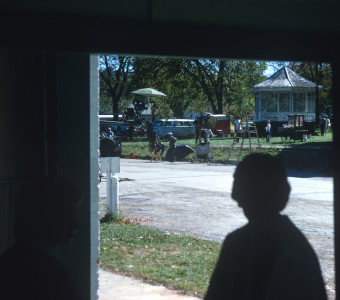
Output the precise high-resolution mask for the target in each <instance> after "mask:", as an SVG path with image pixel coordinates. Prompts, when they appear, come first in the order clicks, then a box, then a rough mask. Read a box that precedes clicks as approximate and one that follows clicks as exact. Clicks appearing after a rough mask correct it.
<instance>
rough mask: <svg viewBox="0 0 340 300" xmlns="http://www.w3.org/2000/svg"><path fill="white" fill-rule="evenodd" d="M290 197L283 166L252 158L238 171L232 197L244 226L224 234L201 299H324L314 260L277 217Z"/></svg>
mask: <svg viewBox="0 0 340 300" xmlns="http://www.w3.org/2000/svg"><path fill="white" fill-rule="evenodd" d="M289 193H290V186H289V183H288V180H287V176H286V172H285V170H284V168H283V166H282V164H281V162H280V161H279V160H278V159H277V158H275V157H273V156H271V155H268V154H262V153H253V154H250V155H248V156H246V157H245V158H244V159H243V160H242V161H241V162H240V163H239V164H238V166H237V168H236V171H235V173H234V183H233V188H232V194H231V197H232V198H233V199H234V200H235V201H236V202H237V204H238V205H239V206H240V207H241V208H242V209H243V212H244V215H245V216H246V218H247V219H248V224H246V225H245V226H243V227H242V228H239V229H237V230H235V231H234V232H232V233H230V234H228V236H227V237H226V238H225V240H224V243H223V246H222V250H221V253H220V257H219V259H218V262H217V264H216V267H215V270H214V272H213V274H212V277H211V280H210V284H209V287H208V291H207V294H206V296H205V298H204V299H205V300H225V299H237V300H278V299H280V300H326V299H327V294H326V289H325V285H324V281H323V278H322V274H321V269H320V265H319V261H318V258H317V256H316V254H315V252H314V250H313V248H312V246H311V245H310V243H309V242H308V240H307V239H306V237H305V236H304V235H303V234H302V233H301V231H300V230H299V229H298V228H297V227H296V226H295V225H294V224H293V222H292V221H291V220H290V219H289V218H288V216H285V215H281V213H280V212H281V211H282V210H283V209H284V208H285V206H286V204H287V202H288V199H289Z"/></svg>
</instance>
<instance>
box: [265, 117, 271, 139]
mask: <svg viewBox="0 0 340 300" xmlns="http://www.w3.org/2000/svg"><path fill="white" fill-rule="evenodd" d="M271 127H272V126H271V125H270V121H269V120H268V121H267V126H266V142H267V143H269V139H270V129H271Z"/></svg>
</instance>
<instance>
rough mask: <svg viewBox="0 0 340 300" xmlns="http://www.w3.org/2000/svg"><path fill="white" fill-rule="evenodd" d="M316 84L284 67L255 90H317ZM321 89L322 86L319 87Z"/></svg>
mask: <svg viewBox="0 0 340 300" xmlns="http://www.w3.org/2000/svg"><path fill="white" fill-rule="evenodd" d="M315 87H316V83H314V82H311V81H309V80H307V79H305V78H303V77H301V76H300V75H298V74H296V73H295V72H293V71H292V70H291V69H289V68H287V67H283V68H281V69H280V70H278V71H277V72H276V73H274V74H273V75H272V76H270V77H269V78H267V79H266V80H264V81H262V82H260V83H258V84H256V85H254V89H277V88H315ZM319 87H321V86H319Z"/></svg>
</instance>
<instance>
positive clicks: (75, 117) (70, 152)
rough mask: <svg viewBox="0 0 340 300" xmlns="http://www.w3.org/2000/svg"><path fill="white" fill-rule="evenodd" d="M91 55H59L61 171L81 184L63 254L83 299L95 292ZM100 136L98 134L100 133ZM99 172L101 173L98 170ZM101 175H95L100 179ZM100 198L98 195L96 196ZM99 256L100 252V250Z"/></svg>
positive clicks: (58, 107) (59, 168)
mask: <svg viewBox="0 0 340 300" xmlns="http://www.w3.org/2000/svg"><path fill="white" fill-rule="evenodd" d="M89 74H90V59H89V55H86V54H83V55H77V54H59V55H58V56H57V89H58V96H57V99H58V105H57V115H58V118H57V120H58V124H57V132H58V134H57V136H58V145H57V150H58V151H57V153H58V174H59V175H62V176H66V177H69V178H72V180H73V181H74V182H75V183H76V184H77V185H78V186H79V187H80V188H81V191H82V200H81V203H80V205H79V213H78V220H79V228H78V230H77V234H76V236H75V238H74V240H73V241H72V243H71V244H70V245H69V246H66V247H65V248H64V249H63V258H64V262H65V264H66V266H67V267H68V271H69V274H70V276H71V278H72V279H73V281H74V283H75V285H76V286H77V289H78V290H79V292H80V293H81V295H82V299H89V298H90V295H91V284H90V279H91V276H90V270H91V269H92V267H94V266H92V267H91V261H90V257H91V253H90V252H91V250H94V251H95V249H91V238H92V236H91V233H92V234H93V237H94V239H97V237H98V232H91V228H90V226H91V219H90V215H91V212H90V210H91V208H90V204H91V199H90V186H91V183H90V75H89ZM97 138H98V135H97ZM97 174H98V173H97ZM96 179H97V177H95V178H94V180H96ZM92 201H96V199H92ZM97 258H98V252H97Z"/></svg>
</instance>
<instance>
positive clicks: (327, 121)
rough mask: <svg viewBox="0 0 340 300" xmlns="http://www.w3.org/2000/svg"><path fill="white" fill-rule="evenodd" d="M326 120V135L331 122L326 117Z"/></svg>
mask: <svg viewBox="0 0 340 300" xmlns="http://www.w3.org/2000/svg"><path fill="white" fill-rule="evenodd" d="M325 119H326V125H325V133H326V135H327V134H328V129H329V127H331V121H330V120H329V118H328V116H325Z"/></svg>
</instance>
